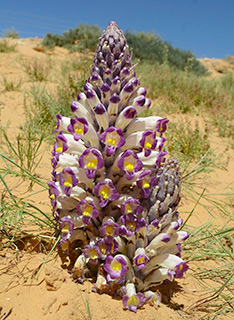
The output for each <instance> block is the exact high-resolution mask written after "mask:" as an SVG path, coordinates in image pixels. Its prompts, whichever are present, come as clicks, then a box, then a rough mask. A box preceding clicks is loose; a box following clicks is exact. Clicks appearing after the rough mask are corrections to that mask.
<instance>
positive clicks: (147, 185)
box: [142, 180, 150, 189]
mask: <svg viewBox="0 0 234 320" xmlns="http://www.w3.org/2000/svg"><path fill="white" fill-rule="evenodd" d="M142 187H143V189H146V188H149V187H150V184H149V183H148V182H147V181H145V180H143V181H142Z"/></svg>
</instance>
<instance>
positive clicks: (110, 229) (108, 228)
mask: <svg viewBox="0 0 234 320" xmlns="http://www.w3.org/2000/svg"><path fill="white" fill-rule="evenodd" d="M112 233H113V227H112V226H107V227H106V234H107V236H111V235H112Z"/></svg>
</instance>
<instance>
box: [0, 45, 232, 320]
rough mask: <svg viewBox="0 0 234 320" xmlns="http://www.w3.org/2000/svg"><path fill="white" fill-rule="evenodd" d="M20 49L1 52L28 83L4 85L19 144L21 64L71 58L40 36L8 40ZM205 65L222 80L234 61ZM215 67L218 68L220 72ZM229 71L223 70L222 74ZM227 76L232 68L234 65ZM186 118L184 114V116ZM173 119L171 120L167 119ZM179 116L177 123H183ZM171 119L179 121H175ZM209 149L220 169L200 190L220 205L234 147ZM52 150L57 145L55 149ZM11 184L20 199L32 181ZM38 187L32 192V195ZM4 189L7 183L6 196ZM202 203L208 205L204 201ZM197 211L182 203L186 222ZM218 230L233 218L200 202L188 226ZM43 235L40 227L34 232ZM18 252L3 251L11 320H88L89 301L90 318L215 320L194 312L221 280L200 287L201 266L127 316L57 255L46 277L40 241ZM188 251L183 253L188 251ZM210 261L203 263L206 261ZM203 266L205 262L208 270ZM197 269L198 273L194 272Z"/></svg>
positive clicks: (15, 75)
mask: <svg viewBox="0 0 234 320" xmlns="http://www.w3.org/2000/svg"><path fill="white" fill-rule="evenodd" d="M8 41H11V43H15V44H16V52H12V53H0V74H1V75H2V77H5V78H6V79H7V80H8V81H10V80H11V81H14V82H16V83H17V82H20V81H21V82H22V84H21V87H20V89H19V91H9V92H6V91H4V86H3V84H2V82H0V108H1V111H0V114H1V123H0V124H1V126H3V127H6V126H8V133H9V134H10V136H11V139H12V141H14V139H15V137H16V135H17V133H18V132H19V129H18V127H19V126H20V125H21V124H24V121H25V114H24V108H23V105H24V98H25V91H26V90H29V88H30V86H31V85H32V82H31V81H30V79H29V78H28V76H27V75H26V74H25V72H24V71H23V70H22V67H21V65H20V64H19V62H18V61H19V59H22V58H24V59H34V58H35V57H36V58H38V59H46V58H48V56H49V57H50V58H51V59H52V60H53V62H54V63H55V64H56V65H58V64H61V62H62V61H63V60H65V59H67V58H68V56H69V53H68V52H67V51H66V50H65V49H62V48H55V50H53V51H51V52H47V53H45V52H43V51H42V50H41V47H40V40H38V39H20V40H8ZM218 63H219V64H220V66H223V67H224V66H225V71H222V72H220V70H221V69H220V68H221V67H220V68H218V67H217V64H218ZM204 64H205V65H206V66H207V67H208V68H210V70H211V72H212V74H214V75H215V76H220V74H221V73H223V72H227V68H228V61H214V59H205V60H204ZM214 65H215V66H216V67H214ZM222 70H223V69H222ZM228 71H232V65H229V69H228ZM54 85H55V83H54V82H53V80H51V81H48V86H50V88H53V86H54ZM181 117H182V116H181ZM169 118H170V117H169ZM179 119H180V118H179V117H178V118H177V121H179ZM170 120H171V121H173V117H171V119H170ZM189 120H190V121H192V122H195V121H199V122H200V123H201V125H202V123H203V119H202V118H199V117H196V116H194V117H192V116H190V118H189ZM210 143H211V147H212V148H213V149H214V150H215V152H216V154H217V155H222V163H223V164H224V165H223V168H222V169H215V170H214V171H213V172H212V173H211V174H210V175H209V178H208V180H204V181H202V183H201V188H200V189H199V188H198V189H197V190H198V192H200V190H202V188H203V187H204V183H205V185H206V188H207V191H206V192H208V193H210V194H212V193H219V194H221V195H220V196H219V199H220V200H221V201H222V199H223V198H222V197H223V196H222V193H224V192H225V191H227V190H229V189H230V188H233V187H234V150H232V149H229V148H228V140H226V139H221V138H220V137H218V135H217V134H216V132H214V133H213V134H212V135H211V136H210ZM51 148H52V147H51ZM50 151H51V150H48V145H46V143H44V144H43V152H44V155H43V158H42V161H41V163H40V165H39V167H38V169H37V171H36V173H37V174H38V175H39V177H40V178H42V179H44V180H45V181H48V180H50V171H51V167H50V158H51V156H50ZM7 183H8V185H9V187H10V188H11V190H12V192H13V193H14V195H15V196H16V197H20V196H22V195H23V194H24V193H25V192H26V190H27V187H28V184H27V183H26V182H22V181H21V180H19V179H16V178H14V179H13V178H9V179H8V180H7ZM38 189H39V188H38V187H34V189H33V190H34V191H37V190H38ZM2 190H3V186H2V185H1V192H2ZM32 200H33V201H34V204H35V205H36V206H38V207H40V208H41V210H44V211H45V212H49V211H50V204H49V200H48V195H47V192H43V193H40V194H37V195H35V196H34V197H33V198H32ZM203 203H204V202H203ZM193 207H194V202H191V201H188V199H186V198H182V201H181V204H180V208H179V211H180V212H181V217H182V218H183V219H186V217H187V216H188V214H189V212H190V211H191V210H192V208H193ZM211 219H212V223H214V224H217V225H224V224H225V223H226V222H227V218H226V217H225V216H224V215H220V213H217V212H215V211H214V212H213V217H212V218H211V216H210V215H209V214H208V213H207V210H205V209H204V207H203V206H202V205H198V206H197V207H196V209H195V210H194V213H193V215H192V217H191V218H190V221H189V223H190V225H193V226H199V225H201V224H202V223H204V222H207V221H210V220H211ZM33 231H34V232H37V230H33ZM19 248H20V249H17V250H15V249H14V248H13V246H12V248H8V249H3V250H1V251H0V261H1V262H0V319H1V320H3V319H8V320H50V319H56V320H62V319H65V318H66V319H69V320H73V319H74V320H78V319H89V315H88V311H87V302H88V305H89V308H90V313H91V317H92V319H109V320H114V319H128V320H131V319H142V318H144V319H145V320H151V319H152V320H153V319H161V320H169V319H174V320H177V319H212V313H211V314H207V313H206V310H203V309H202V308H200V309H199V311H198V310H197V309H193V306H194V304H195V303H196V302H197V301H199V299H201V298H203V297H206V296H209V292H206V291H205V290H204V287H205V286H207V285H210V286H215V282H212V281H211V280H204V281H203V283H199V282H198V281H197V279H196V278H195V277H194V276H193V275H192V274H194V270H196V269H197V270H199V268H200V267H202V266H201V263H200V262H199V261H194V262H191V263H190V264H189V265H190V270H189V271H188V272H187V273H186V274H185V276H184V277H183V278H182V279H178V280H176V281H174V282H173V283H172V284H170V285H167V286H162V287H161V290H162V292H163V302H162V303H161V305H160V306H159V308H157V309H156V308H154V307H151V306H149V305H144V306H143V307H142V308H141V309H140V310H138V312H137V313H136V314H134V313H132V312H129V311H124V310H123V309H122V301H121V300H120V299H118V298H117V299H114V298H112V297H110V296H108V295H105V294H103V295H98V294H97V293H93V292H92V283H90V282H89V281H87V282H85V283H84V284H83V285H81V284H77V283H75V282H74V281H73V280H72V279H71V276H70V274H69V273H68V272H67V270H66V269H65V268H64V266H63V267H62V262H61V259H60V257H59V256H58V255H57V253H56V252H54V253H53V254H52V255H51V256H50V257H49V259H48V261H47V263H46V264H45V266H44V268H42V270H41V272H40V274H39V275H38V274H37V272H38V270H39V269H40V267H41V266H42V264H43V262H44V261H45V258H46V256H47V253H48V248H45V247H43V246H42V245H41V244H40V243H38V241H37V240H36V238H25V239H24V242H23V245H21V246H19ZM182 254H183V251H182ZM203 263H204V262H203ZM206 263H207V265H206V266H209V267H212V264H213V265H215V263H214V262H212V261H209V260H207V262H206ZM204 266H205V265H204ZM191 270H192V271H191ZM219 319H232V316H228V315H226V316H223V317H222V316H220V317H219Z"/></svg>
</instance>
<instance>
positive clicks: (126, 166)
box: [124, 161, 134, 171]
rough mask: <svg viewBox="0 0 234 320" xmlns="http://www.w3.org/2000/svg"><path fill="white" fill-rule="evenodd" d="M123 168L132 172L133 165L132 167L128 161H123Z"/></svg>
mask: <svg viewBox="0 0 234 320" xmlns="http://www.w3.org/2000/svg"><path fill="white" fill-rule="evenodd" d="M124 168H125V169H126V170H127V171H133V169H134V165H133V164H132V163H131V162H130V161H125V162H124Z"/></svg>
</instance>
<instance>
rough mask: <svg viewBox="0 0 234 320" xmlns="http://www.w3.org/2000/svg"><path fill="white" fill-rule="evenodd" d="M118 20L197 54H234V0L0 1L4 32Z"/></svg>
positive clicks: (41, 31)
mask: <svg viewBox="0 0 234 320" xmlns="http://www.w3.org/2000/svg"><path fill="white" fill-rule="evenodd" d="M111 20H114V21H116V22H117V24H118V25H119V27H120V28H121V29H122V30H123V31H126V30H127V29H129V30H132V31H136V32H141V31H144V32H155V34H156V35H159V36H160V37H161V38H162V39H163V40H166V41H168V42H169V43H171V44H172V45H173V46H175V47H178V48H180V49H185V50H190V51H192V52H193V53H194V54H195V55H196V56H197V57H198V58H200V57H201V58H204V57H210V58H224V57H225V56H230V55H234V36H233V34H234V0H144V1H139V0H134V1H131V0H125V1H124V0H108V1H106V0H96V1H94V0H88V1H86V0H82V1H81V0H76V1H75V0H56V1H55V0H40V1H37V2H36V1H32V0H30V1H29V0H1V6H0V34H1V35H4V32H6V30H11V29H12V28H14V29H15V30H16V31H18V32H19V34H20V37H22V38H27V37H35V36H38V37H39V38H43V37H44V35H45V34H46V33H47V32H51V33H60V34H62V33H63V32H64V31H66V30H68V29H69V28H74V27H75V26H77V25H79V24H80V23H83V24H93V25H98V26H99V27H101V28H102V29H105V28H106V26H107V25H108V23H109V21H111Z"/></svg>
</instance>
